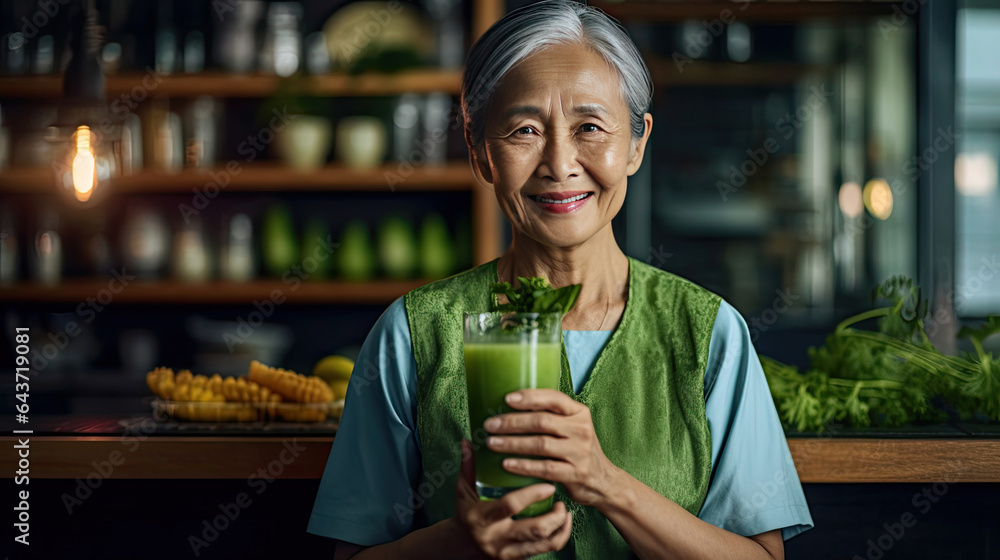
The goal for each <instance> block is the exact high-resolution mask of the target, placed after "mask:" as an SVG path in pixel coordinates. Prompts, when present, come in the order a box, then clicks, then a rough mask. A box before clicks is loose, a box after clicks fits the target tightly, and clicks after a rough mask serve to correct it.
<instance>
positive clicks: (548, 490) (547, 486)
mask: <svg viewBox="0 0 1000 560" xmlns="http://www.w3.org/2000/svg"><path fill="white" fill-rule="evenodd" d="M542 486H544V487H545V492H546V493H552V494H555V493H556V485H555V484H543V485H542Z"/></svg>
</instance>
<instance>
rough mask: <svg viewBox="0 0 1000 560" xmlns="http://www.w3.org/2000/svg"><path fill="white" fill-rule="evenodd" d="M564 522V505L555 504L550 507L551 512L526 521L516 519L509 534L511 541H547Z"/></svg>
mask: <svg viewBox="0 0 1000 560" xmlns="http://www.w3.org/2000/svg"><path fill="white" fill-rule="evenodd" d="M565 522H566V504H564V503H562V502H556V504H555V505H554V506H552V511H550V512H548V513H545V514H542V515H539V516H538V517H531V518H528V519H518V520H516V521H514V522H513V523H512V525H511V529H510V534H511V538H512V540H516V541H525V542H527V541H537V540H539V539H547V538H549V537H551V536H552V535H553V534H555V532H556V531H558V530H559V528H560V527H562V525H563V523H565Z"/></svg>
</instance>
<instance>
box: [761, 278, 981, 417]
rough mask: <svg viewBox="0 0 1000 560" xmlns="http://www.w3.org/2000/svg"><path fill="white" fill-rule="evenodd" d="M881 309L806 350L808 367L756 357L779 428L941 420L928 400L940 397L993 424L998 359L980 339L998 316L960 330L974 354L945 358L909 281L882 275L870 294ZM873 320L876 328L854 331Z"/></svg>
mask: <svg viewBox="0 0 1000 560" xmlns="http://www.w3.org/2000/svg"><path fill="white" fill-rule="evenodd" d="M872 297H873V299H874V300H875V301H876V302H878V301H882V300H884V301H886V302H887V305H886V306H884V307H879V308H876V309H872V310H870V311H866V312H864V313H860V314H858V315H855V316H853V317H849V318H848V319H845V320H844V321H842V322H841V323H840V324H839V325H837V328H836V329H835V330H834V332H833V334H832V335H830V336H829V337H827V340H826V344H824V345H823V346H822V347H820V348H810V349H809V361H810V367H809V369H808V371H806V372H805V373H804V374H800V373H799V372H798V369H797V368H795V367H793V366H789V365H785V364H782V363H780V362H777V361H775V360H772V359H770V358H766V357H763V356H762V357H761V365H762V366H763V368H764V373H765V375H766V377H767V381H768V385H769V386H770V388H771V396H772V397H773V398H774V401H775V405H776V407H777V408H778V412H779V415H780V417H781V421H782V423H783V424H784V425H785V426H786V427H789V428H794V429H796V430H798V431H803V432H804V431H823V430H824V429H825V427H826V426H827V425H829V424H830V423H831V422H845V423H847V424H848V425H851V426H869V425H871V424H873V423H874V424H877V425H883V426H899V425H902V424H906V423H909V422H913V421H917V420H922V421H931V422H940V421H944V420H945V419H946V418H947V415H946V414H945V412H944V411H943V410H941V409H940V408H939V407H936V406H934V405H933V403H932V399H935V398H941V399H943V401H944V402H945V403H947V404H948V405H950V406H951V407H953V408H954V409H955V410H957V411H958V412H959V413H960V414H962V415H963V416H965V417H968V416H971V415H973V414H975V413H976V412H980V411H981V412H983V413H985V414H986V415H987V416H988V417H989V418H991V419H993V420H1000V360H998V359H995V358H993V356H992V354H989V353H986V352H984V351H983V345H982V341H983V339H985V338H986V337H988V336H990V335H992V334H995V333H997V332H1000V317H990V318H989V320H988V322H987V324H986V325H984V326H982V327H980V328H977V329H970V328H963V329H962V330H961V331H960V332H959V337H968V338H970V340H971V341H972V344H973V346H974V347H975V349H976V355H971V354H970V355H968V356H967V357H956V356H946V355H944V354H942V353H941V352H940V351H938V350H937V349H936V348H934V345H933V344H931V343H930V341H929V340H928V338H927V334H926V333H925V331H924V324H923V317H924V316H926V314H927V301H926V300H922V299H921V298H920V290H919V288H918V287H917V285H916V284H915V283H914V282H913V281H912V280H911V279H909V278H905V277H902V276H895V277H892V278H889V279H888V280H886V281H885V282H884V283H882V284H881V285H880V286H878V287H877V288H875V290H873V293H872ZM876 318H877V319H878V326H877V330H876V331H864V330H858V329H856V328H853V326H854V325H856V324H858V323H861V322H863V321H866V320H869V319H876Z"/></svg>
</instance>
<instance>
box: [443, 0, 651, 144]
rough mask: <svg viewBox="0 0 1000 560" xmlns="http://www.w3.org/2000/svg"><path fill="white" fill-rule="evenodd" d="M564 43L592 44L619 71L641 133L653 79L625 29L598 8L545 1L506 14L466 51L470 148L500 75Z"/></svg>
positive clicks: (635, 129) (478, 140) (479, 138)
mask: <svg viewBox="0 0 1000 560" xmlns="http://www.w3.org/2000/svg"><path fill="white" fill-rule="evenodd" d="M565 44H582V45H584V46H586V47H588V48H590V49H592V50H593V51H595V52H596V53H597V54H599V55H601V57H603V58H604V60H606V61H607V63H608V64H609V65H610V66H611V67H612V68H614V69H616V70H617V71H618V75H619V78H620V81H621V90H622V94H623V95H624V97H625V101H626V102H627V103H628V107H629V113H630V115H629V121H630V125H631V129H632V137H633V138H641V137H642V134H643V132H644V130H645V123H644V121H643V116H644V115H645V113H646V110H647V109H648V108H649V104H650V101H651V100H652V98H653V81H652V80H651V79H650V77H649V69H648V68H647V67H646V63H645V62H644V61H643V60H642V56H641V55H640V54H639V50H638V49H637V48H636V47H635V44H634V43H633V42H632V40H631V39H630V38H629V36H628V33H626V31H625V28H623V27H622V26H621V24H619V23H618V22H617V21H615V20H614V19H612V18H611V17H610V16H608V15H607V14H605V13H604V12H602V11H601V10H599V9H597V8H593V7H590V6H586V5H584V4H581V3H579V2H575V1H572V0H545V1H542V2H538V3H536V4H531V5H528V6H525V7H523V8H519V9H517V10H513V11H511V12H510V13H509V14H507V15H505V16H504V17H503V18H501V19H500V20H499V21H497V22H496V23H494V24H493V26H492V27H490V28H489V30H487V31H486V33H484V34H483V36H482V37H480V38H479V40H478V41H476V44H475V45H473V46H472V50H471V51H470V52H469V56H468V58H467V59H466V63H465V73H464V74H463V76H462V114H463V116H464V118H465V129H466V132H468V133H469V137H470V138H471V139H472V145H473V148H478V147H480V146H482V143H483V134H484V130H483V129H484V127H485V121H486V119H485V113H486V109H487V106H488V105H489V101H490V98H491V97H492V96H493V92H494V90H496V86H497V83H499V82H500V80H501V79H502V78H503V77H504V75H506V74H507V72H509V71H510V69H511V68H513V67H514V66H516V65H517V64H518V63H520V62H521V61H523V60H524V59H526V58H528V57H529V56H531V55H533V54H535V53H537V52H538V51H540V50H542V49H545V48H546V47H549V46H552V45H565Z"/></svg>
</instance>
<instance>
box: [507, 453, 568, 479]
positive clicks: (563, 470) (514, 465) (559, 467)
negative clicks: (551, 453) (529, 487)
mask: <svg viewBox="0 0 1000 560" xmlns="http://www.w3.org/2000/svg"><path fill="white" fill-rule="evenodd" d="M503 470H505V471H507V472H509V473H513V474H520V475H524V476H532V477H535V478H541V479H543V480H549V481H552V482H562V483H563V484H566V483H573V482H577V474H576V468H575V467H573V465H571V464H569V463H567V462H566V461H557V460H555V459H544V460H541V459H513V458H511V459H504V460H503Z"/></svg>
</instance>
